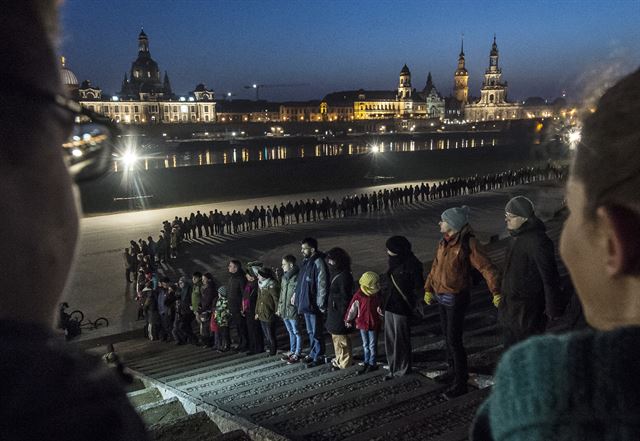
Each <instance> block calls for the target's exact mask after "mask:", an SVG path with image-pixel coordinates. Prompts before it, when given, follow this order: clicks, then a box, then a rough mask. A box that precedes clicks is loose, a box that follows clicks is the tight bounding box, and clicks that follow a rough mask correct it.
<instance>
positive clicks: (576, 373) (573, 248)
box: [472, 70, 640, 441]
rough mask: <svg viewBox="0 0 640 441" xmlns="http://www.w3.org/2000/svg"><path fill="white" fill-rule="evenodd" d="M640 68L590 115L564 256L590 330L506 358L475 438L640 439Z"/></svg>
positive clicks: (571, 190)
mask: <svg viewBox="0 0 640 441" xmlns="http://www.w3.org/2000/svg"><path fill="white" fill-rule="evenodd" d="M639 122H640V70H638V71H636V72H634V73H632V74H630V75H629V76H627V77H625V78H623V79H622V80H620V81H619V82H618V83H617V84H616V85H614V86H613V87H612V88H610V89H609V90H608V91H607V92H606V93H605V94H604V95H603V96H602V98H601V99H600V101H599V102H598V105H597V109H596V111H595V112H594V113H593V114H591V115H589V117H588V118H587V119H586V120H585V121H584V124H583V129H582V137H581V141H580V143H579V145H578V147H577V150H576V154H575V158H574V160H573V166H572V169H571V175H570V178H569V182H568V185H567V203H568V208H569V210H570V215H569V217H568V219H567V220H566V222H565V225H564V230H563V233H562V239H561V244H560V253H561V256H562V259H563V261H564V262H565V264H566V266H567V268H568V270H569V273H570V275H571V278H572V280H573V283H574V285H575V287H576V290H577V293H578V296H579V298H580V300H581V302H582V305H583V309H584V313H585V317H586V320H587V322H588V323H589V325H591V327H592V328H593V329H592V330H588V331H583V332H575V333H571V334H565V335H544V336H540V337H536V338H532V339H529V340H527V341H525V342H523V343H521V344H519V345H517V346H514V347H513V348H512V349H511V350H509V351H508V352H507V353H505V354H504V355H503V358H502V360H501V362H500V364H499V365H498V368H497V370H496V376H495V381H496V383H495V386H494V388H493V390H492V392H491V395H490V397H489V399H488V400H487V401H485V403H484V404H483V405H482V406H481V408H480V409H479V411H478V415H477V418H476V422H475V423H474V426H473V427H472V439H474V440H490V439H491V440H510V441H515V440H527V441H533V440H625V441H626V440H638V439H640V424H638V408H639V406H640V376H639V375H638V372H640V356H638V347H640V191H638V190H639V188H640V124H638V123H639Z"/></svg>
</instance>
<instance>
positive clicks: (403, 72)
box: [400, 63, 411, 75]
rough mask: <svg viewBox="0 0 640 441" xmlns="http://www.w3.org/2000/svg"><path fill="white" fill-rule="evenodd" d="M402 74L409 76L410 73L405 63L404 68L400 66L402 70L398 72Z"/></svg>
mask: <svg viewBox="0 0 640 441" xmlns="http://www.w3.org/2000/svg"><path fill="white" fill-rule="evenodd" d="M404 74H407V75H410V74H411V72H410V71H409V68H408V67H407V64H406V63H405V65H404V66H402V70H401V71H400V75H404Z"/></svg>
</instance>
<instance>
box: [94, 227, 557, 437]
mask: <svg viewBox="0 0 640 441" xmlns="http://www.w3.org/2000/svg"><path fill="white" fill-rule="evenodd" d="M559 225H560V222H559V221H558V222H552V223H551V224H549V225H548V227H549V234H550V236H551V237H552V239H554V241H557V239H558V237H559V232H560V228H559ZM489 253H490V255H491V258H492V260H493V261H494V262H496V263H497V264H498V265H500V264H501V263H502V262H503V261H504V254H505V247H504V243H502V242H496V243H493V244H490V245H489ZM564 272H565V270H564V268H561V273H564ZM285 334H286V333H285V331H284V329H283V327H282V328H281V329H280V332H279V338H278V340H279V347H280V348H285V347H286V346H287V344H288V337H287V336H286V335H285ZM381 337H382V336H381ZM464 338H465V346H466V348H467V352H468V356H469V368H470V371H471V373H472V375H471V379H470V386H471V389H470V390H471V391H470V393H468V394H466V395H464V396H461V397H458V398H455V399H453V400H451V401H447V400H446V399H445V398H444V396H443V395H442V392H443V391H444V388H445V387H444V386H442V385H440V384H438V383H436V382H434V381H433V380H431V377H433V376H434V375H435V374H436V373H438V371H439V370H441V369H444V368H445V366H444V363H443V340H442V336H441V332H440V323H439V316H438V311H437V309H436V308H428V309H426V311H425V314H424V317H422V318H420V319H417V318H416V319H414V320H413V326H412V346H413V355H414V357H413V364H414V369H415V370H416V373H415V374H412V375H408V376H405V377H400V378H395V379H393V380H391V381H383V377H384V375H385V374H386V371H385V370H384V369H383V368H382V366H380V369H378V370H377V371H374V372H370V373H368V374H365V375H357V374H356V372H357V370H358V366H357V365H356V366H353V367H351V368H348V369H345V370H340V371H336V372H331V370H330V367H329V365H323V366H319V367H315V368H306V367H305V366H304V365H302V364H293V365H287V364H286V363H284V362H283V361H281V360H280V358H279V357H269V356H268V355H267V354H256V355H251V356H247V355H245V354H244V353H237V352H234V351H231V352H227V353H216V352H214V351H212V350H211V349H209V348H202V347H195V346H191V345H185V346H175V345H173V344H166V343H161V342H149V341H148V340H144V339H141V338H137V339H128V340H126V341H123V342H120V343H117V344H116V350H117V352H118V354H119V355H120V357H121V358H122V360H123V362H124V363H125V364H126V365H127V366H128V367H129V368H130V369H131V370H132V371H133V373H134V374H135V375H136V377H137V379H138V382H140V381H141V382H142V383H143V386H142V388H141V387H140V384H138V387H137V389H138V390H132V391H131V392H130V393H129V398H130V400H131V402H132V403H133V404H134V406H135V407H136V408H137V409H138V412H139V413H140V415H141V416H142V418H143V419H144V420H145V422H146V423H147V424H148V427H149V430H150V433H151V437H152V439H156V440H165V439H166V440H169V439H171V440H182V439H184V440H189V441H194V440H200V439H205V438H206V439H208V440H209V439H211V440H221V439H229V440H236V439H238V440H241V439H252V440H287V439H292V440H305V441H314V440H350V441H358V440H362V441H364V440H389V439H393V440H423V439H429V440H438V441H461V440H465V439H467V437H468V430H469V424H470V423H471V421H472V419H473V417H474V415H475V412H476V409H477V407H478V406H479V405H480V403H481V402H482V401H483V400H484V399H485V398H486V396H487V394H488V391H489V388H486V386H489V385H491V376H490V375H491V374H492V372H493V370H494V368H495V365H496V363H497V360H498V359H499V357H500V354H501V352H502V345H501V339H502V338H501V335H500V331H499V329H498V328H497V326H496V310H495V308H494V307H493V305H492V304H491V296H490V295H489V293H488V292H486V288H485V289H484V290H483V289H482V288H478V289H476V290H475V292H474V293H473V295H472V299H471V304H470V306H469V309H468V313H467V317H466V321H465V336H464ZM326 343H327V346H326V347H327V353H328V355H331V347H332V346H331V343H330V340H329V339H327V341H326ZM379 343H380V344H379V347H378V354H379V359H384V347H383V346H384V344H383V342H382V338H380V342H379ZM353 348H354V350H353V353H354V357H355V359H356V361H358V359H360V360H361V359H362V348H361V346H360V340H359V338H358V337H354V339H353ZM100 350H101V349H100V348H96V352H99V351H100ZM144 386H146V387H144ZM223 432H224V433H223Z"/></svg>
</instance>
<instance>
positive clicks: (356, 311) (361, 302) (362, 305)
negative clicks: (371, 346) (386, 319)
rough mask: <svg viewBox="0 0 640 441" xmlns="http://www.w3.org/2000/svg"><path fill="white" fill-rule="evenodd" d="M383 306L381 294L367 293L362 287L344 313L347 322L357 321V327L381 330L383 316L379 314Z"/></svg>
mask: <svg viewBox="0 0 640 441" xmlns="http://www.w3.org/2000/svg"><path fill="white" fill-rule="evenodd" d="M379 307H381V298H380V294H379V293H376V294H371V295H369V296H368V295H365V294H364V293H363V292H362V291H361V290H360V289H358V290H357V291H356V293H355V294H354V295H353V298H352V299H351V302H350V303H349V307H348V308H347V312H346V314H345V315H344V321H345V322H351V321H352V320H353V319H355V321H356V329H360V330H362V331H379V330H380V328H382V318H381V317H380V314H378V308H379Z"/></svg>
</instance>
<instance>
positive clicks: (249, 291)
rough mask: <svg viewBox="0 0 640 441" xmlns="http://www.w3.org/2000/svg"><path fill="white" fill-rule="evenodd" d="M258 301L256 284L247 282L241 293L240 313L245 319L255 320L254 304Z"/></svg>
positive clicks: (255, 282)
mask: <svg viewBox="0 0 640 441" xmlns="http://www.w3.org/2000/svg"><path fill="white" fill-rule="evenodd" d="M257 301H258V282H257V281H254V282H247V283H246V284H245V285H244V291H243V292H242V312H243V313H244V314H245V315H246V317H247V319H251V320H255V318H254V317H255V315H256V303H257Z"/></svg>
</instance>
